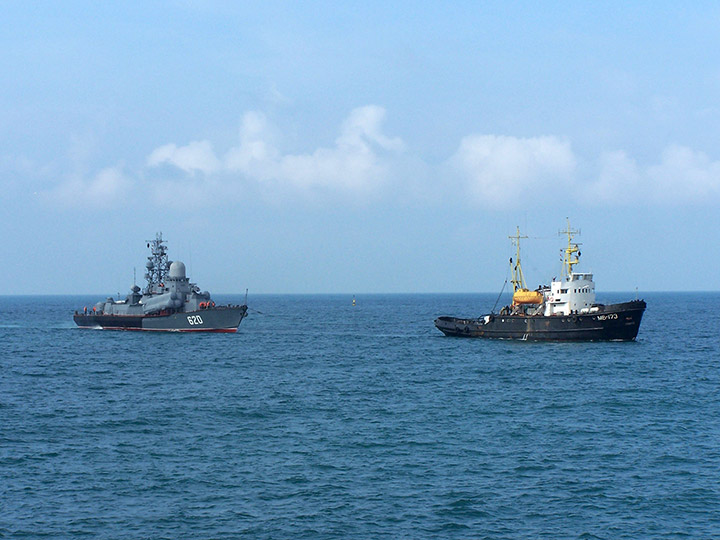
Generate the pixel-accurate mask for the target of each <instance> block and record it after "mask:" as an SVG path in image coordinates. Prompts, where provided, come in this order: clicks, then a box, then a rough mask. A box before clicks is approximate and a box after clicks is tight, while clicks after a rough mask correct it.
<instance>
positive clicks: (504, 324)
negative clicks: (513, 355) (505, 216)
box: [435, 220, 646, 341]
mask: <svg viewBox="0 0 720 540" xmlns="http://www.w3.org/2000/svg"><path fill="white" fill-rule="evenodd" d="M561 234H567V241H568V244H567V247H566V248H565V249H564V250H563V272H562V276H561V278H560V279H559V280H556V279H555V278H553V280H552V282H551V284H550V286H549V287H547V286H540V287H538V288H537V289H535V290H534V291H530V290H528V288H527V287H526V285H525V277H524V276H523V273H522V267H521V265H520V239H521V238H527V236H520V229H519V228H518V229H517V234H516V235H515V236H510V237H509V238H510V239H512V240H513V244H514V245H515V246H516V247H517V252H516V257H515V263H514V266H512V265H513V260H512V259H510V264H511V266H512V281H511V282H512V284H513V299H512V304H511V305H509V306H505V307H504V308H502V309H501V310H500V313H494V308H493V311H491V312H490V313H489V314H487V315H483V316H481V317H478V318H476V319H472V318H470V319H467V318H466V319H463V318H457V317H438V318H437V319H435V326H436V327H437V328H438V329H439V330H440V331H441V332H443V333H444V334H445V335H447V336H458V337H478V338H498V339H519V340H525V341H633V340H634V339H635V338H636V337H637V334H638V330H639V329H640V321H641V320H642V316H643V313H644V312H645V307H646V304H645V302H644V301H643V300H632V301H629V302H623V303H620V304H608V305H604V304H597V303H595V283H594V282H593V275H592V274H589V273H586V272H583V273H579V272H574V271H573V267H574V266H575V265H576V264H578V262H579V261H580V260H579V257H580V255H581V253H580V249H579V246H580V244H578V243H576V242H573V238H574V237H575V235H577V234H579V231H576V230H573V229H571V228H570V220H568V224H567V230H565V231H561Z"/></svg>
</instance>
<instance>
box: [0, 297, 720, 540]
mask: <svg viewBox="0 0 720 540" xmlns="http://www.w3.org/2000/svg"><path fill="white" fill-rule="evenodd" d="M635 297H636V293H635V292H632V293H624V294H623V293H618V294H608V295H604V296H603V295H602V294H599V295H598V300H599V301H605V302H607V303H610V302H613V301H624V300H630V299H633V298H635ZM639 297H640V298H644V299H645V300H646V301H647V304H648V307H647V310H646V312H645V316H644V319H643V322H642V325H641V328H640V333H639V335H638V339H637V341H635V342H628V343H616V342H615V343H613V342H609V343H532V342H517V341H491V340H482V339H462V338H452V337H445V336H444V335H443V334H441V333H440V332H439V331H438V330H436V329H435V327H434V325H433V319H434V318H436V317H437V316H440V315H457V316H477V315H481V314H483V313H485V312H487V311H489V310H490V309H492V307H493V304H494V303H495V301H496V299H497V295H494V294H393V295H362V294H357V295H355V299H356V305H354V306H353V304H352V300H353V296H352V295H255V296H253V295H251V296H250V298H249V299H248V304H249V306H250V308H251V310H250V314H249V316H248V318H246V319H245V320H244V321H243V322H242V324H241V325H240V328H239V330H238V332H237V333H236V334H184V333H149V332H148V333H145V332H123V331H109V330H94V329H79V328H76V327H75V325H74V324H73V321H72V314H73V311H74V310H75V309H80V310H81V309H82V308H83V307H84V306H91V305H92V304H93V303H94V302H95V301H96V300H98V297H97V296H3V297H0V538H11V539H15V538H60V539H76V538H93V539H95V538H99V539H124V538H131V539H173V540H174V539H234V538H251V539H252V538H262V539H335V538H338V539H376V538H377V539H383V538H386V539H403V538H407V539H422V538H441V539H445V538H447V539H455V538H463V539H465V538H467V539H483V538H492V539H494V538H499V539H515V538H523V539H525V538H534V539H544V538H547V539H565V538H572V539H608V540H610V539H613V540H614V539H623V538H628V539H644V538H648V539H665V538H673V539H675V538H676V539H687V538H698V539H709V538H720V315H719V313H720V311H719V310H718V305H720V293H717V292H712V293H647V294H640V295H639ZM215 300H216V301H217V302H219V303H226V302H233V303H235V302H241V301H242V300H243V297H242V296H232V295H226V296H218V297H217V298H215ZM498 307H500V306H498Z"/></svg>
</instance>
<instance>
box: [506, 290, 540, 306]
mask: <svg viewBox="0 0 720 540" xmlns="http://www.w3.org/2000/svg"><path fill="white" fill-rule="evenodd" d="M542 303H543V295H542V293H541V292H539V291H528V290H527V289H518V290H517V291H515V294H513V304H515V305H519V304H542Z"/></svg>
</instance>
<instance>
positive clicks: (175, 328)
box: [73, 233, 247, 332]
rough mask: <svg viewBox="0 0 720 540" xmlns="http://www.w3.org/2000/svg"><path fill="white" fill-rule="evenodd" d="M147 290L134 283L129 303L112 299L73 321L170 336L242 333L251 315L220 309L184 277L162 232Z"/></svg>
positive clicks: (241, 309)
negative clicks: (180, 333) (244, 324)
mask: <svg viewBox="0 0 720 540" xmlns="http://www.w3.org/2000/svg"><path fill="white" fill-rule="evenodd" d="M147 245H148V248H150V253H151V254H150V256H149V257H148V261H147V263H146V265H145V266H146V268H147V271H146V272H145V279H147V286H146V287H145V288H144V289H143V290H142V291H141V290H140V287H138V286H137V285H135V284H134V285H133V286H132V288H131V289H130V293H129V294H128V295H127V296H126V297H125V300H115V299H113V298H112V297H109V298H107V299H106V300H104V301H100V302H98V303H96V304H95V305H94V306H93V307H92V308H91V309H88V308H87V307H85V308H83V310H82V311H75V314H74V316H73V320H74V321H75V323H76V324H77V325H78V326H79V327H81V328H104V329H108V330H149V331H165V332H237V329H238V326H239V325H240V323H241V322H242V320H243V318H245V317H246V316H247V305H246V304H247V300H246V302H245V304H243V305H230V304H227V305H225V306H219V305H215V302H213V300H212V298H211V297H210V293H209V292H207V291H201V290H200V288H199V287H198V286H197V285H196V284H195V283H190V279H189V278H188V277H186V276H185V265H184V264H183V263H182V262H180V261H170V260H168V255H167V246H166V245H165V241H164V240H163V238H162V233H157V235H156V236H155V240H150V241H148V243H147Z"/></svg>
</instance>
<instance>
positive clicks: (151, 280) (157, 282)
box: [143, 232, 170, 294]
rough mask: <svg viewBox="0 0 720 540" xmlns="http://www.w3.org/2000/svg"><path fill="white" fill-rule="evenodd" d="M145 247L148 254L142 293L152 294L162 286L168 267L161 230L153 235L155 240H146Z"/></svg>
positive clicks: (168, 262) (165, 247)
mask: <svg viewBox="0 0 720 540" xmlns="http://www.w3.org/2000/svg"><path fill="white" fill-rule="evenodd" d="M147 247H149V248H150V256H149V257H148V262H147V263H145V267H146V268H147V271H146V272H145V279H147V282H148V284H147V287H145V290H144V291H143V293H144V294H153V293H155V292H158V291H159V290H160V289H161V288H162V287H163V286H164V283H165V278H166V276H167V273H168V270H169V269H170V261H168V256H167V246H166V245H165V241H164V240H163V238H162V233H161V232H159V233H157V234H156V235H155V240H148V241H147Z"/></svg>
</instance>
